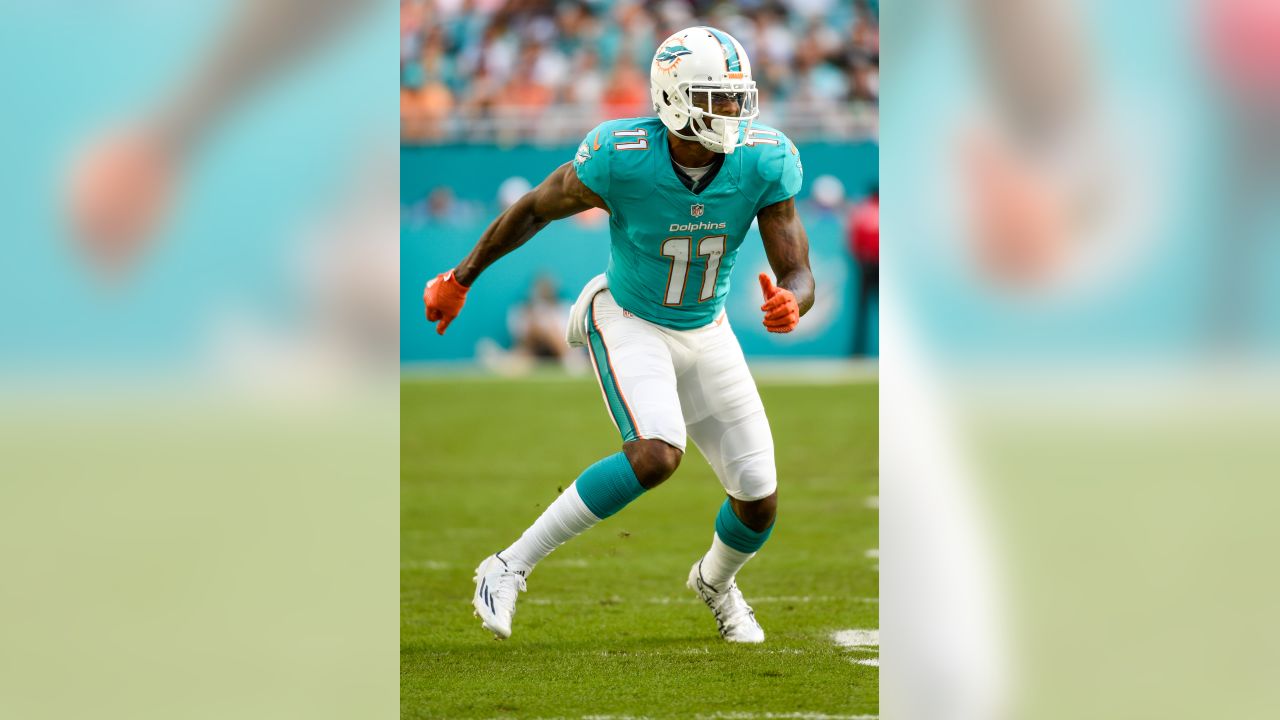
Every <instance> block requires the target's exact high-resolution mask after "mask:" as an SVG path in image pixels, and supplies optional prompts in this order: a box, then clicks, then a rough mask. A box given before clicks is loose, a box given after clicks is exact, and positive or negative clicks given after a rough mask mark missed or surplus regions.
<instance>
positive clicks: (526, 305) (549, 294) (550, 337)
mask: <svg viewBox="0 0 1280 720" xmlns="http://www.w3.org/2000/svg"><path fill="white" fill-rule="evenodd" d="M569 307H570V303H569V302H567V301H566V300H565V299H564V298H562V297H560V293H559V290H557V289H556V285H555V281H554V280H553V279H552V278H551V276H550V275H539V276H538V277H537V278H536V279H535V280H534V282H533V286H532V287H531V288H529V296H528V299H527V300H525V301H524V302H523V303H521V304H519V305H515V306H513V307H512V308H511V309H510V311H509V312H508V313H507V333H508V335H509V336H510V338H511V347H510V350H503V349H502V346H501V345H500V344H499V343H498V342H497V340H495V339H493V338H481V340H480V341H479V342H478V343H477V348H476V356H477V357H478V358H479V360H480V363H481V364H482V365H484V366H485V367H486V368H488V369H490V370H493V371H495V372H497V373H499V374H502V375H523V374H527V373H529V372H531V371H533V370H535V369H537V368H538V367H540V366H541V367H544V368H560V369H563V370H566V371H568V372H569V373H571V374H574V375H579V374H582V373H583V372H585V371H586V369H587V358H586V355H585V353H584V351H583V350H582V348H571V347H569V345H568V343H566V342H565V328H566V327H567V326H568V324H569Z"/></svg>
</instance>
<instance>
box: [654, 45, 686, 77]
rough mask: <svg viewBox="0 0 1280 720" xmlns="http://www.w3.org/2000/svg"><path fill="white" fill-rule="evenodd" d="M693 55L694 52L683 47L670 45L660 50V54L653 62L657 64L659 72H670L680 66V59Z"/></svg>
mask: <svg viewBox="0 0 1280 720" xmlns="http://www.w3.org/2000/svg"><path fill="white" fill-rule="evenodd" d="M692 54H693V51H692V50H690V49H689V48H687V47H685V46H683V45H668V46H666V47H664V48H660V49H659V50H658V54H657V56H655V57H654V58H653V61H654V62H655V63H657V65H658V69H659V70H662V71H663V72H670V71H671V70H672V69H674V68H675V66H677V65H679V64H680V58H682V57H684V56H685V55H692Z"/></svg>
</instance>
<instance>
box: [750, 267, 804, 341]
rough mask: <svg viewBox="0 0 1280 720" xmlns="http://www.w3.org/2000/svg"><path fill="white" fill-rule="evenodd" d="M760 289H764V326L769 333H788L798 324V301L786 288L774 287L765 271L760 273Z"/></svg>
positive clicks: (762, 308) (762, 307)
mask: <svg viewBox="0 0 1280 720" xmlns="http://www.w3.org/2000/svg"><path fill="white" fill-rule="evenodd" d="M760 289H761V290H763V291H764V304H763V305H761V306H760V309H761V310H763V311H764V326H765V328H766V329H767V330H768V331H769V332H771V333H789V332H791V331H792V330H795V329H796V325H799V324H800V303H798V302H796V296H795V295H794V294H793V293H792V292H791V291H790V290H788V289H786V288H780V287H775V286H774V284H773V281H772V280H770V279H769V276H768V275H766V274H765V273H760Z"/></svg>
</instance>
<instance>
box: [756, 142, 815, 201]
mask: <svg viewBox="0 0 1280 720" xmlns="http://www.w3.org/2000/svg"><path fill="white" fill-rule="evenodd" d="M775 147H776V149H774V148H775ZM770 149H771V150H772V152H770V153H769V155H768V156H767V157H765V158H762V162H763V164H764V166H763V167H762V168H761V169H762V173H761V174H762V175H763V176H764V177H765V180H766V183H765V191H764V195H762V196H761V197H760V208H766V207H768V206H770V205H773V204H774V203H780V202H782V201H783V200H786V199H787V198H792V197H795V196H796V193H798V192H800V185H801V184H803V183H804V166H803V165H802V164H801V163H800V151H799V150H797V149H796V146H795V143H793V142H791V139H790V138H787V137H785V136H784V137H783V138H782V142H781V143H779V144H778V145H777V146H770Z"/></svg>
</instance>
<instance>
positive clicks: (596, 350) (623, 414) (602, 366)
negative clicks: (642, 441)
mask: <svg viewBox="0 0 1280 720" xmlns="http://www.w3.org/2000/svg"><path fill="white" fill-rule="evenodd" d="M587 339H588V340H589V341H590V345H591V356H592V357H593V358H595V361H596V370H597V371H598V372H599V376H600V386H601V387H603V388H604V396H605V400H607V401H608V402H607V404H608V406H609V414H610V415H612V416H613V422H614V423H616V424H617V426H618V430H619V431H620V432H621V433H622V441H623V442H631V441H632V440H637V439H639V438H640V435H639V433H637V432H636V423H635V418H633V417H631V411H630V410H629V409H627V403H626V402H625V401H624V400H623V399H622V390H621V389H620V388H619V387H618V382H617V379H616V378H614V376H613V368H612V367H611V366H610V364H609V348H608V347H607V346H606V345H605V344H604V337H603V336H602V335H601V334H600V331H599V330H597V329H596V308H595V303H594V302H592V304H591V308H590V309H589V310H588V311H587Z"/></svg>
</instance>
